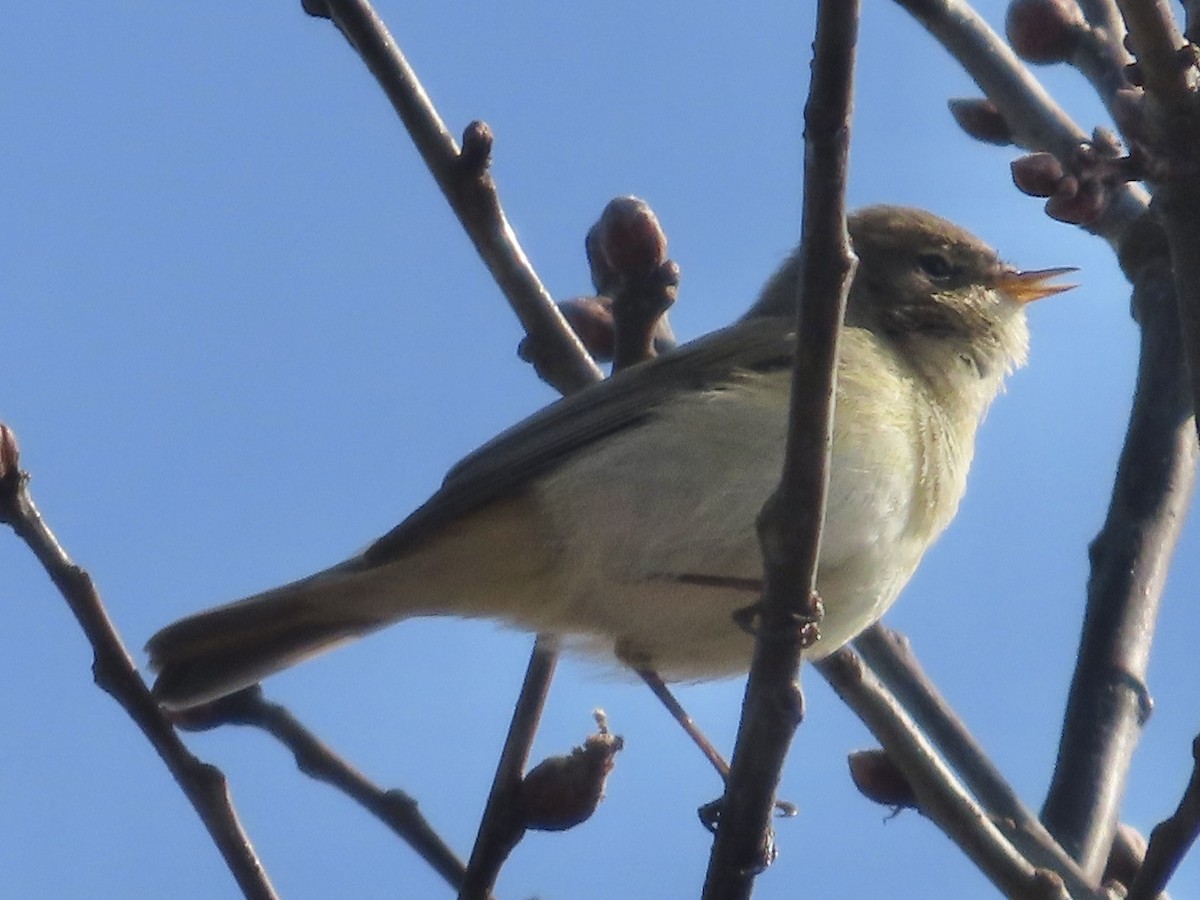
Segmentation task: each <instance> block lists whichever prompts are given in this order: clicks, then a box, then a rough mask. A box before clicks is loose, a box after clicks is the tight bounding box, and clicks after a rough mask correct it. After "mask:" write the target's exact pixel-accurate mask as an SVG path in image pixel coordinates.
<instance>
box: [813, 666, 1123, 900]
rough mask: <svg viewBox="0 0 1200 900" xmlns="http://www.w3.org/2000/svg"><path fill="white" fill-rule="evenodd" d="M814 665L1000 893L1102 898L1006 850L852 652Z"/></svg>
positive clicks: (992, 827)
mask: <svg viewBox="0 0 1200 900" xmlns="http://www.w3.org/2000/svg"><path fill="white" fill-rule="evenodd" d="M815 665H816V667H817V668H818V670H819V671H820V672H821V675H822V676H823V677H824V678H825V680H826V681H828V682H829V684H830V686H831V687H832V688H833V689H834V690H835V691H837V693H838V695H839V696H840V697H841V698H842V699H843V700H844V701H845V702H846V704H847V705H848V706H849V707H850V708H851V709H853V710H854V712H855V713H856V714H857V715H858V717H859V718H860V719H862V721H863V722H864V723H865V724H866V726H867V727H868V728H869V729H871V732H872V734H874V735H875V737H876V738H878V739H879V742H880V743H881V744H882V745H883V746H884V747H886V748H887V750H888V754H889V756H890V757H891V758H892V759H893V761H894V762H896V763H897V765H899V767H900V769H901V770H902V771H903V772H904V774H905V776H906V777H907V779H908V782H909V784H910V785H911V786H912V789H913V791H914V793H915V794H916V797H917V803H918V806H919V808H920V810H921V811H922V812H923V813H924V814H925V815H927V816H929V818H930V819H932V820H933V821H934V822H935V823H936V824H937V826H938V827H939V828H940V829H941V830H942V831H944V832H945V833H946V835H947V836H948V837H949V838H950V839H951V840H952V841H954V842H955V843H956V844H957V845H958V846H959V847H960V848H961V849H962V851H963V852H964V853H965V854H966V855H967V856H968V858H970V860H971V861H972V862H973V863H975V865H976V866H978V867H979V869H980V871H982V872H983V873H984V875H986V876H987V877H988V878H989V879H991V881H992V883H993V884H995V885H996V887H998V888H999V889H1000V890H1001V891H1003V892H1004V894H1005V895H1006V896H1009V897H1039V898H1041V897H1046V898H1050V897H1054V898H1061V900H1066V898H1068V897H1073V898H1075V900H1080V898H1095V900H1102V898H1103V896H1104V895H1102V894H1100V893H1099V892H1097V891H1096V890H1095V889H1094V888H1091V887H1089V886H1088V885H1087V884H1086V883H1080V882H1078V881H1075V880H1074V879H1072V881H1074V883H1072V881H1067V882H1065V883H1064V876H1063V875H1062V874H1060V873H1058V872H1055V871H1053V870H1051V869H1048V868H1038V867H1036V866H1034V865H1033V864H1031V863H1030V862H1029V860H1027V859H1025V858H1024V856H1022V855H1021V854H1020V853H1018V852H1017V851H1016V850H1015V849H1014V848H1013V846H1012V844H1011V843H1010V842H1009V841H1008V840H1007V839H1006V838H1005V836H1004V835H1003V834H1002V833H1001V831H1000V829H999V827H998V826H997V823H996V822H995V821H994V820H993V819H992V817H991V816H989V815H988V813H987V811H985V810H984V809H983V808H982V807H980V806H979V804H978V803H976V802H975V800H974V799H973V798H972V797H971V796H970V794H968V793H967V791H966V789H965V788H963V786H962V784H961V783H960V782H959V781H958V779H957V778H956V777H955V776H954V773H953V772H951V771H950V770H949V769H948V768H947V767H946V765H945V763H944V762H943V761H942V760H941V758H940V757H939V755H938V753H937V750H936V749H934V747H933V746H932V745H931V744H930V743H929V741H928V740H927V739H926V737H925V736H924V735H923V734H922V733H921V730H920V729H919V728H918V727H917V726H916V724H915V723H914V722H913V720H912V719H911V718H910V717H909V715H908V713H907V712H906V710H905V709H904V708H903V707H902V706H901V704H900V703H899V701H898V700H897V699H896V697H895V696H894V695H892V693H891V692H890V691H889V690H888V689H887V687H885V686H884V684H883V682H882V681H881V680H880V679H879V678H878V677H877V676H876V675H875V673H874V672H873V671H872V670H871V668H870V667H869V666H868V665H867V664H866V663H865V662H864V661H863V659H862V658H861V657H860V656H859V655H858V654H857V653H856V652H855V651H854V650H852V649H851V648H850V647H843V648H842V649H841V650H838V651H836V652H835V653H832V654H831V655H829V656H827V657H825V658H824V659H822V660H820V661H819V662H817V663H816V664H815ZM1067 877H1069V873H1067ZM1068 886H1069V887H1070V888H1071V891H1070V893H1068V890H1067V887H1068Z"/></svg>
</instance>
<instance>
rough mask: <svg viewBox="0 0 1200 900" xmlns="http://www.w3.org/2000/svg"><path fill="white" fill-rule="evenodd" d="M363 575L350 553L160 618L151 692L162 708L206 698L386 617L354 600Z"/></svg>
mask: <svg viewBox="0 0 1200 900" xmlns="http://www.w3.org/2000/svg"><path fill="white" fill-rule="evenodd" d="M370 580H371V578H370V572H369V570H368V569H366V568H365V567H364V566H363V565H362V563H361V562H360V561H359V560H357V559H352V560H349V561H347V562H344V563H342V564H341V565H338V566H334V567H333V568H332V569H327V570H325V571H324V572H320V573H318V574H316V575H313V576H311V577H310V578H305V579H303V580H301V581H296V582H293V583H291V584H286V585H284V586H283V587H279V588H275V589H273V590H270V591H267V592H265V593H262V594H256V595H255V596H253V597H247V598H246V599H245V600H239V601H237V602H236V603H231V604H229V605H227V606H221V607H217V608H216V609H211V610H208V611H207V612H202V613H198V614H197V615H194V616H190V617H188V618H186V619H181V620H180V621H178V622H176V623H174V624H173V625H169V626H167V627H166V628H164V629H163V630H162V631H160V632H158V633H157V634H156V635H154V637H152V638H150V641H149V642H148V643H147V645H146V650H147V651H148V652H149V654H150V665H151V667H152V668H153V669H154V670H155V671H157V672H158V679H157V680H156V681H155V684H154V693H155V695H156V696H157V697H158V699H159V701H160V702H161V703H162V704H163V705H164V706H166V707H167V708H168V709H186V708H188V707H191V706H196V705H199V704H201V703H207V702H209V701H211V700H216V699H218V698H220V697H224V696H225V695H227V694H231V693H233V692H234V691H238V690H241V689H242V688H245V687H249V686H250V685H252V684H256V683H257V682H259V681H261V680H262V679H263V678H266V677H267V676H268V675H272V674H274V673H276V672H279V671H280V670H282V669H286V668H288V667H290V666H293V665H295V664H297V663H299V662H301V661H303V660H305V659H308V658H309V657H312V656H315V655H316V654H318V653H322V652H324V651H326V650H330V649H332V648H333V647H335V646H337V645H338V644H341V643H344V642H346V641H349V640H353V639H354V638H357V637H362V636H363V635H365V634H368V633H369V632H371V631H374V630H375V629H377V628H379V627H381V626H383V625H386V624H388V622H389V621H390V619H388V618H380V617H379V616H378V615H374V616H372V615H370V614H369V613H367V612H365V611H364V610H363V608H362V604H357V603H355V602H354V601H355V599H356V595H361V594H362V593H363V591H364V589H366V590H370V585H368V584H364V582H369V581H370Z"/></svg>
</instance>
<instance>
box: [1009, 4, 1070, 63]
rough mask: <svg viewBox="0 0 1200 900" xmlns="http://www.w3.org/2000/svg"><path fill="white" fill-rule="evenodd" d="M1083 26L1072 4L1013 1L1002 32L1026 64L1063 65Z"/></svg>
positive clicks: (1068, 57)
mask: <svg viewBox="0 0 1200 900" xmlns="http://www.w3.org/2000/svg"><path fill="white" fill-rule="evenodd" d="M1086 27H1087V26H1086V25H1085V24H1084V21H1083V14H1082V13H1081V12H1080V11H1079V5H1078V4H1077V3H1075V0H1013V2H1012V3H1011V4H1009V7H1008V15H1007V16H1006V17H1005V20H1004V31H1005V34H1006V35H1007V36H1008V42H1009V43H1010V44H1012V48H1013V50H1015V51H1016V53H1017V56H1019V57H1021V59H1023V60H1025V61H1026V62H1031V63H1039V64H1048V63H1058V62H1066V61H1067V60H1068V59H1070V58H1071V56H1072V55H1073V54H1074V53H1075V48H1076V46H1077V45H1078V44H1079V38H1080V36H1081V35H1082V34H1083V33H1084V29H1085V28H1086Z"/></svg>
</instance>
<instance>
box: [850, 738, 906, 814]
mask: <svg viewBox="0 0 1200 900" xmlns="http://www.w3.org/2000/svg"><path fill="white" fill-rule="evenodd" d="M846 761H847V762H848V763H849V764H850V778H851V779H852V780H853V781H854V786H855V787H856V788H858V790H859V793H861V794H862V795H863V796H864V797H866V798H867V799H868V800H873V801H875V802H876V803H879V804H882V805H883V806H894V807H904V808H908V809H917V808H918V804H917V795H916V792H914V791H913V789H912V785H911V784H910V783H909V781H908V778H907V777H905V775H904V773H903V772H901V771H900V769H899V767H898V766H897V765H896V764H895V763H894V762H892V758H891V757H890V756H888V755H887V751H885V750H856V751H854V752H853V753H851V754H850V755H849V756H848V757H847V758H846Z"/></svg>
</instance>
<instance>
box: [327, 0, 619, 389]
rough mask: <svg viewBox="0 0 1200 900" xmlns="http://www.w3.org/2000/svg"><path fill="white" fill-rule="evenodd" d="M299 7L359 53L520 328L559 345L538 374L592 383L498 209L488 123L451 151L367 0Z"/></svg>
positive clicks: (569, 383) (552, 380)
mask: <svg viewBox="0 0 1200 900" xmlns="http://www.w3.org/2000/svg"><path fill="white" fill-rule="evenodd" d="M305 9H306V11H307V12H309V13H310V14H311V15H316V16H322V17H328V18H330V19H332V20H333V23H334V24H335V25H337V27H338V28H339V29H340V30H341V32H342V34H344V35H345V36H346V39H347V40H348V41H349V42H350V44H351V46H353V47H354V49H355V50H356V51H357V52H358V54H359V56H361V57H362V60H363V62H365V63H366V64H367V67H368V68H369V69H370V70H371V74H373V75H374V76H375V78H376V80H377V81H378V82H379V85H380V87H382V88H383V90H384V92H385V93H386V94H387V96H388V99H389V100H391V102H392V106H393V107H394V108H395V110H396V112H397V113H398V114H399V116H400V119H401V120H402V121H403V122H404V127H405V128H407V129H408V133H409V136H410V137H411V138H412V141H413V143H414V144H415V145H416V147H417V150H418V151H419V152H420V154H421V157H422V159H424V160H425V165H427V166H428V167H429V171H430V172H431V173H432V174H433V177H434V179H436V181H437V183H438V186H439V187H441V189H442V193H443V194H445V196H446V200H447V201H448V202H449V203H450V206H451V208H453V210H454V212H455V214H456V215H457V216H458V218H459V221H461V222H462V226H463V228H464V229H465V230H466V232H467V235H468V236H469V237H470V238H471V241H472V242H473V243H474V244H475V249H476V250H478V251H479V255H480V256H481V257H482V258H483V261H484V263H485V264H486V265H487V267H488V270H489V271H490V272H491V273H492V277H493V278H494V279H495V280H496V284H497V285H499V286H500V289H501V290H502V291H503V292H504V296H505V297H506V298H508V302H509V304H510V305H511V306H512V308H513V310H514V311H515V312H516V314H517V317H518V318H519V319H520V320H521V324H522V325H523V326H524V328H525V331H526V333H527V334H528V335H529V336H530V337H531V338H533V340H534V342H535V343H536V344H537V346H538V347H539V348H542V349H543V350H548V349H549V348H558V350H559V352H556V353H545V354H543V355H540V356H539V357H537V358H535V359H534V360H533V362H534V363H535V365H538V366H539V369H538V374H539V375H540V376H541V377H542V378H543V379H544V380H545V381H547V382H548V383H549V384H551V385H553V386H554V387H556V388H557V389H558V390H559V391H560V392H563V393H566V392H569V391H572V390H576V389H578V388H581V387H584V386H586V385H588V384H591V383H592V382H595V381H598V380H599V379H600V378H601V377H602V376H601V373H600V370H599V369H598V368H596V364H595V363H594V362H592V360H591V357H589V356H588V354H587V352H586V351H585V350H584V349H583V345H582V344H580V342H579V339H578V338H577V337H576V336H575V333H574V332H573V331H571V328H570V326H569V325H568V324H567V321H566V319H564V318H563V316H562V313H561V312H560V311H559V309H558V307H556V306H555V305H554V301H553V299H552V298H551V297H550V294H549V293H548V292H547V290H546V288H545V287H544V286H543V285H542V283H541V280H540V279H539V278H538V277H537V274H536V273H535V272H534V271H533V267H532V266H531V265H530V263H529V260H528V258H527V257H526V256H525V251H524V250H522V249H521V245H520V244H519V243H518V241H517V237H516V234H514V233H513V230H512V227H511V226H510V225H509V223H508V219H507V217H506V216H505V215H504V210H503V209H502V208H501V206H500V200H499V197H498V196H497V194H496V187H495V184H494V182H493V181H492V177H491V175H490V174H489V173H488V164H489V162H490V156H491V145H492V135H491V132H490V130H489V129H488V127H487V126H486V125H484V124H483V123H481V122H474V123H472V124H471V125H470V126H468V128H467V130H466V132H465V133H464V136H463V149H462V150H461V151H460V150H459V149H458V146H457V145H456V144H455V142H454V138H453V137H452V136H451V134H450V132H449V130H448V129H447V128H446V125H445V123H443V122H442V119H441V117H440V116H439V115H438V113H437V110H436V109H434V106H433V103H432V102H431V101H430V99H429V96H428V95H427V94H426V93H425V89H424V88H423V87H422V86H421V83H420V81H419V80H418V79H417V75H416V73H415V72H414V71H413V70H412V68H411V67H410V66H409V64H408V60H406V59H405V58H404V54H403V53H402V52H401V51H400V48H399V46H397V44H396V42H395V40H394V39H393V38H392V36H391V34H390V33H389V32H388V29H387V26H386V25H384V23H383V20H382V19H381V18H380V17H379V15H378V13H376V12H375V10H374V9H373V8H372V7H371V4H370V3H368V2H367V0H310V2H308V3H306V4H305Z"/></svg>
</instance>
